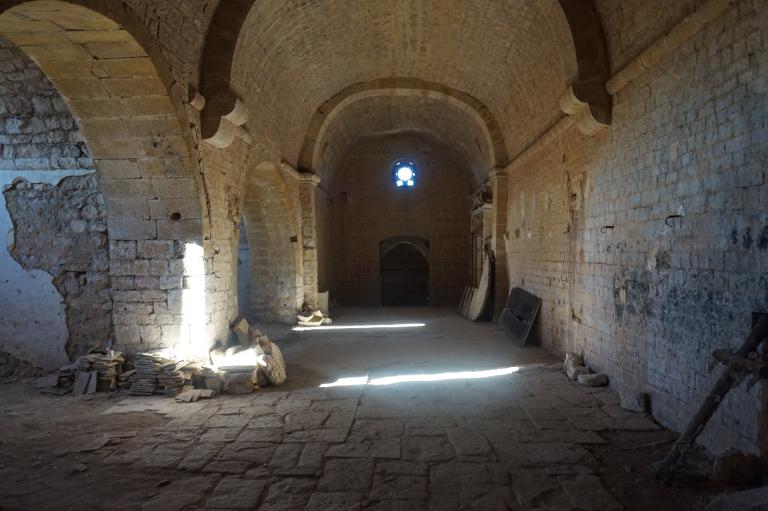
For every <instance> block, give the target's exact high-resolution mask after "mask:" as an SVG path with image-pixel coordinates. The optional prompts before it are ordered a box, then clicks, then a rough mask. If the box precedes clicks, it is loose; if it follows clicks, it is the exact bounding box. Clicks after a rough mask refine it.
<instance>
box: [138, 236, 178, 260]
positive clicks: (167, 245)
mask: <svg viewBox="0 0 768 511" xmlns="http://www.w3.org/2000/svg"><path fill="white" fill-rule="evenodd" d="M175 253H176V247H175V242H174V241H172V240H142V241H138V242H136V249H135V254H137V255H138V257H140V258H143V259H171V258H173V257H174V256H175Z"/></svg>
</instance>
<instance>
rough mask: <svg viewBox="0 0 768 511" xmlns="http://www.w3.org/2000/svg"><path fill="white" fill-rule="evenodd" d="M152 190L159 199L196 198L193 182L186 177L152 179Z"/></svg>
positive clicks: (195, 187) (195, 188)
mask: <svg viewBox="0 0 768 511" xmlns="http://www.w3.org/2000/svg"><path fill="white" fill-rule="evenodd" d="M152 189H153V190H154V192H155V196H156V197H157V198H159V199H187V198H190V197H197V186H196V184H195V180H194V179H192V178H188V177H153V178H152Z"/></svg>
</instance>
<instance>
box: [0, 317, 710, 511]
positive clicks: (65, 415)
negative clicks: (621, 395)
mask: <svg viewBox="0 0 768 511" xmlns="http://www.w3.org/2000/svg"><path fill="white" fill-rule="evenodd" d="M418 322H424V323H425V324H426V325H425V326H423V327H419V326H412V327H403V328H377V327H370V326H369V327H366V328H361V329H349V330H322V331H312V332H292V333H288V332H286V331H285V329H274V330H272V331H271V334H272V336H273V338H281V340H280V341H279V342H280V344H281V346H282V347H283V351H284V353H285V356H286V358H287V360H288V361H289V378H290V382H289V384H288V385H286V386H285V387H281V388H277V389H265V390H263V391H260V392H258V393H254V394H252V395H247V396H217V398H216V399H213V400H209V401H200V402H197V403H189V404H178V403H175V402H174V401H173V400H171V399H166V398H163V397H153V398H126V397H125V396H122V395H119V394H112V395H97V396H96V397H93V398H91V399H88V398H86V397H63V398H58V397H49V396H41V395H38V394H36V393H35V392H34V390H33V389H31V388H30V385H29V384H25V385H22V384H14V385H6V386H4V387H5V388H3V389H2V392H0V413H2V415H1V416H0V421H1V422H0V433H2V440H0V455H2V459H1V460H0V461H1V462H2V464H0V509H3V510H5V509H8V510H32V509H34V510H48V509H51V510H53V509H56V510H61V509H88V510H89V511H93V510H100V509H105V510H106V509H120V510H123V509H126V510H128V509H137V510H138V509H141V510H143V511H151V510H158V511H169V510H181V509H185V510H187V509H188V510H198V509H211V510H214V509H215V510H234V509H261V510H313V511H314V510H357V509H370V510H382V511H383V510H408V511H411V510H427V509H430V510H470V509H473V510H474V509H476V510H496V509H499V510H504V509H521V510H528V509H530V510H533V509H541V510H545V509H546V510H595V511H597V510H619V509H642V508H647V507H648V505H649V503H652V504H653V506H654V507H655V511H657V510H663V509H670V510H671V509H675V510H677V509H701V507H700V504H701V502H702V500H701V495H700V494H699V492H698V491H697V490H691V489H686V490H685V491H682V492H681V491H680V489H663V488H661V487H656V486H655V485H654V483H652V482H650V481H649V479H648V476H647V473H646V470H645V468H647V463H648V462H649V461H651V460H652V459H658V457H659V456H660V455H661V454H663V452H664V450H665V449H666V447H668V446H665V445H663V442H665V441H668V440H669V439H670V438H672V436H671V434H670V433H669V432H666V431H663V430H661V428H659V427H658V426H657V425H656V424H655V423H654V422H653V421H652V420H651V419H649V418H648V417H646V416H644V415H642V414H635V413H630V412H627V411H624V410H622V409H621V408H620V407H619V406H618V404H617V403H618V398H617V396H616V394H615V393H613V392H612V391H610V390H609V389H607V388H603V389H588V388H582V387H579V386H577V385H574V384H573V383H571V382H570V381H568V380H567V378H566V377H565V376H564V374H563V373H562V372H561V371H559V370H558V369H557V368H556V367H555V366H553V365H552V364H553V363H554V362H555V360H553V359H552V358H551V357H550V356H549V355H548V354H547V353H545V352H544V351H542V350H540V349H538V348H530V349H521V348H517V347H515V346H514V345H513V344H511V343H510V342H509V341H508V340H507V339H506V337H505V336H504V334H503V333H501V332H500V331H499V330H498V329H497V328H496V327H495V326H493V325H490V324H472V323H469V322H467V321H465V320H462V319H460V318H458V317H457V316H456V315H455V313H453V312H452V311H447V310H441V309H414V310H398V309H393V310H390V309H385V310H381V309H379V310H344V311H341V313H340V314H339V315H337V322H336V323H335V325H336V326H350V325H359V326H362V325H376V324H389V325H391V324H393V323H394V324H396V323H418ZM325 384H331V386H323V385H325ZM6 390H7V391H6ZM643 445H647V446H648V447H642V446H643ZM622 453H628V454H627V455H625V454H622Z"/></svg>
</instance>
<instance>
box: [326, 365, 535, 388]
mask: <svg viewBox="0 0 768 511" xmlns="http://www.w3.org/2000/svg"><path fill="white" fill-rule="evenodd" d="M520 369H521V367H520V366H512V367H502V368H499V369H487V370H482V371H455V372H447V373H434V374H401V375H397V376H383V377H380V378H369V377H368V376H353V377H349V378H339V379H338V380H336V381H335V382H332V383H323V384H322V385H320V388H327V387H349V386H357V385H393V384H395V383H413V382H435V381H448V380H476V379H481V378H492V377H494V376H506V375H509V374H512V373H516V372H517V371H519V370H520Z"/></svg>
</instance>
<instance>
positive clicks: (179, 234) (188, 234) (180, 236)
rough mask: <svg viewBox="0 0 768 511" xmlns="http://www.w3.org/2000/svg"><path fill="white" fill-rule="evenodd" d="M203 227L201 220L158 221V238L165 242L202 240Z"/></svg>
mask: <svg viewBox="0 0 768 511" xmlns="http://www.w3.org/2000/svg"><path fill="white" fill-rule="evenodd" d="M202 229H203V225H202V222H201V221H200V220H197V219H190V220H181V221H178V222H174V221H173V220H157V237H158V239H165V240H186V241H190V240H200V239H202V237H203V231H202Z"/></svg>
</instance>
